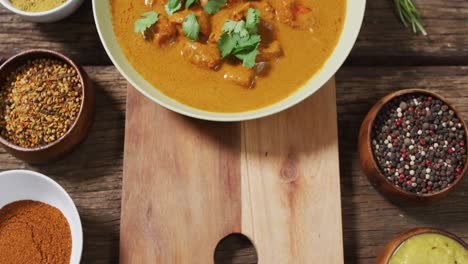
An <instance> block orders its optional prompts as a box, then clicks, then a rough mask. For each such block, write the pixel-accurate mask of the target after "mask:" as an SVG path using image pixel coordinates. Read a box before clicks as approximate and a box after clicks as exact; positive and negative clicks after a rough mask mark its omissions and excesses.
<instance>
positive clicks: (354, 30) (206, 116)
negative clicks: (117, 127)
mask: <svg viewBox="0 0 468 264" xmlns="http://www.w3.org/2000/svg"><path fill="white" fill-rule="evenodd" d="M97 1H102V2H106V3H109V0H93V15H94V21H95V24H96V28H97V31H98V34H99V38H100V39H101V42H102V44H103V46H104V49H105V50H106V53H107V55H108V56H109V58H110V59H111V61H112V63H113V64H114V66H115V67H116V68H117V69H118V71H119V72H120V74H122V76H123V77H124V78H125V79H126V80H127V81H128V82H129V83H130V84H131V85H132V86H133V87H135V88H136V89H137V90H138V91H139V92H140V93H142V94H143V95H145V96H146V97H147V98H149V99H150V100H152V101H153V102H155V103H157V104H159V105H162V106H163V107H165V108H167V109H170V110H172V111H174V112H176V113H179V114H182V115H185V116H189V117H193V118H197V119H202V120H208V121H220V122H238V121H247V120H252V119H257V118H262V117H266V116H270V115H273V114H276V113H278V112H281V111H283V110H286V109H288V108H290V107H292V106H294V105H296V104H298V103H300V102H302V101H303V100H305V99H306V98H308V97H309V96H311V95H312V94H314V93H315V92H316V91H318V90H319V89H320V88H321V87H322V86H323V85H325V84H326V83H327V82H328V81H329V80H330V79H331V78H332V77H333V76H334V75H335V74H336V72H337V71H338V70H339V69H340V67H341V66H342V65H343V63H344V62H345V60H346V58H347V57H348V56H349V54H350V52H351V50H352V49H353V47H354V44H355V43H356V40H357V38H358V35H359V32H360V30H361V27H362V23H363V20H364V13H365V8H366V1H367V0H347V1H346V18H345V23H344V27H343V31H342V32H341V36H340V38H339V40H338V43H337V45H336V47H335V49H334V51H333V52H332V54H331V55H330V57H329V58H328V59H327V61H326V62H325V63H324V65H323V66H322V68H321V69H320V70H319V71H318V72H317V73H315V74H314V75H313V76H311V77H310V79H309V80H308V81H307V82H306V83H304V84H303V85H302V86H301V87H300V88H299V89H297V90H296V91H295V92H293V93H292V94H290V95H289V96H288V97H286V98H283V99H282V100H280V101H278V102H276V103H273V104H271V105H268V106H266V107H262V108H259V109H255V110H250V111H245V112H232V113H229V112H227V113H224V112H211V111H206V110H201V109H197V108H195V107H192V106H188V105H186V104H184V103H181V102H179V101H176V100H174V99H172V98H171V97H169V96H167V95H166V94H163V93H162V92H161V91H160V90H159V89H157V88H156V87H154V86H153V85H151V84H149V83H147V81H146V80H145V79H144V78H143V77H142V76H141V75H140V74H139V73H138V72H137V71H136V70H135V69H134V68H133V66H132V65H131V64H130V63H129V62H128V60H127V59H126V57H125V55H123V56H124V57H125V61H126V63H128V64H129V65H130V68H131V69H132V70H133V71H135V73H136V74H138V76H140V78H141V79H143V80H145V82H146V83H147V84H148V85H149V86H152V88H153V89H154V90H156V91H157V93H158V96H153V95H151V94H150V93H149V92H147V91H146V90H145V89H143V88H141V87H140V86H139V85H137V81H135V80H134V79H133V78H131V77H130V76H129V75H128V74H127V73H126V72H125V70H123V65H121V64H120V63H119V61H118V60H117V59H116V58H115V57H114V54H113V53H112V52H111V49H110V46H111V45H112V43H110V42H111V40H108V39H106V38H105V37H104V34H103V32H101V24H102V23H103V21H101V20H100V18H99V17H100V16H98V14H97V4H96V3H97ZM102 2H101V3H102ZM109 8H110V5H109ZM352 11H354V13H352ZM112 36H114V38H115V33H114V31H113V30H112ZM116 45H118V49H119V50H120V53H122V54H123V51H122V49H121V47H120V45H119V43H116ZM313 81H316V82H317V83H316V84H314V88H309V87H308V86H309V85H312V84H311V82H313ZM145 86H147V85H145Z"/></svg>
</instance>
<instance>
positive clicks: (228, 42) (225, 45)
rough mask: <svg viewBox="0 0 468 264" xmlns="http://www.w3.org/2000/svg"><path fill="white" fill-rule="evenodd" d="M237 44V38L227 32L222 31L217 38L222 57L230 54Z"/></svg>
mask: <svg viewBox="0 0 468 264" xmlns="http://www.w3.org/2000/svg"><path fill="white" fill-rule="evenodd" d="M236 45H237V40H236V39H235V38H234V37H233V36H232V35H229V34H226V33H224V34H223V35H221V37H220V38H219V40H218V49H219V50H220V51H221V57H222V58H223V59H224V58H225V57H226V56H227V55H229V54H231V52H232V51H233V50H234V48H235V47H236Z"/></svg>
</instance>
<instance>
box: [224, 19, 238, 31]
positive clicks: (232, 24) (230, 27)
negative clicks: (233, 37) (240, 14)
mask: <svg viewBox="0 0 468 264" xmlns="http://www.w3.org/2000/svg"><path fill="white" fill-rule="evenodd" d="M236 25H237V21H234V20H230V19H229V20H228V21H226V22H225V23H224V25H223V32H226V33H231V32H233V31H234V29H235V28H236Z"/></svg>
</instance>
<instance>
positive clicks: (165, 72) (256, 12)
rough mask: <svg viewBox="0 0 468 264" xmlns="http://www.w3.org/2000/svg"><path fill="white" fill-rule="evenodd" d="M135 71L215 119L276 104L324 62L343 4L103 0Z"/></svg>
mask: <svg viewBox="0 0 468 264" xmlns="http://www.w3.org/2000/svg"><path fill="white" fill-rule="evenodd" d="M110 3H111V8H112V16H113V18H112V19H113V25H114V31H115V34H116V37H117V40H118V42H119V44H120V46H121V48H122V50H123V51H124V53H125V55H126V57H127V59H128V60H129V62H130V63H131V65H132V66H133V67H134V68H135V70H136V71H137V72H139V73H140V75H142V77H143V78H145V79H146V80H147V81H148V82H149V83H150V84H152V85H153V86H154V87H156V88H157V89H159V90H160V91H161V92H163V93H164V94H166V95H167V96H169V97H171V98H173V99H175V100H177V101H179V102H181V103H184V104H187V105H189V106H192V107H195V108H198V109H202V110H207V111H214V112H242V111H249V110H254V109H257V108H261V107H265V106H268V105H270V104H273V103H276V102H278V101H280V100H282V99H284V98H285V97H287V96H289V95H291V94H292V93H294V92H295V91H296V90H298V89H299V88H300V87H301V86H302V85H304V84H305V83H306V82H307V81H308V80H309V79H310V78H312V77H313V75H315V74H316V73H317V72H318V71H319V70H320V69H321V67H322V66H323V65H324V63H325V62H326V60H327V59H328V58H329V57H330V55H331V53H332V52H333V50H334V48H335V46H336V45H337V42H338V39H339V37H340V34H341V31H342V28H343V23H344V20H345V9H346V0H252V1H248V0H110Z"/></svg>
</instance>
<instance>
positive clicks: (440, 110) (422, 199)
mask: <svg viewBox="0 0 468 264" xmlns="http://www.w3.org/2000/svg"><path fill="white" fill-rule="evenodd" d="M467 131H468V130H467V127H466V124H465V122H464V120H463V117H462V116H461V115H460V113H459V112H458V111H457V110H456V109H455V108H454V107H453V106H452V105H451V104H450V103H449V102H448V101H447V100H446V99H444V98H442V97H441V96H439V95H437V94H435V93H433V92H429V91H427V90H424V89H406V90H401V91H397V92H394V93H392V94H389V95H387V96H385V97H384V98H382V99H381V100H380V101H378V102H377V103H376V104H375V105H374V107H373V108H372V109H371V110H370V111H369V113H368V114H367V116H366V117H365V119H364V121H363V123H362V125H361V130H360V133H359V156H360V163H361V167H362V169H363V170H364V172H365V174H366V175H367V178H368V180H369V182H370V183H371V184H372V186H374V188H376V189H377V190H378V191H379V192H380V193H382V194H383V195H384V196H386V197H387V198H389V199H390V200H392V201H396V202H406V201H409V202H413V203H415V204H430V203H432V202H435V201H438V200H440V199H442V198H444V197H445V196H446V195H447V194H448V193H449V192H450V191H452V190H453V188H454V187H455V186H456V185H457V184H458V183H459V182H460V181H461V180H462V178H463V176H464V175H465V174H466V173H467V170H468V156H467V147H466V145H467V136H466V135H467V134H468V132H467Z"/></svg>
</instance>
